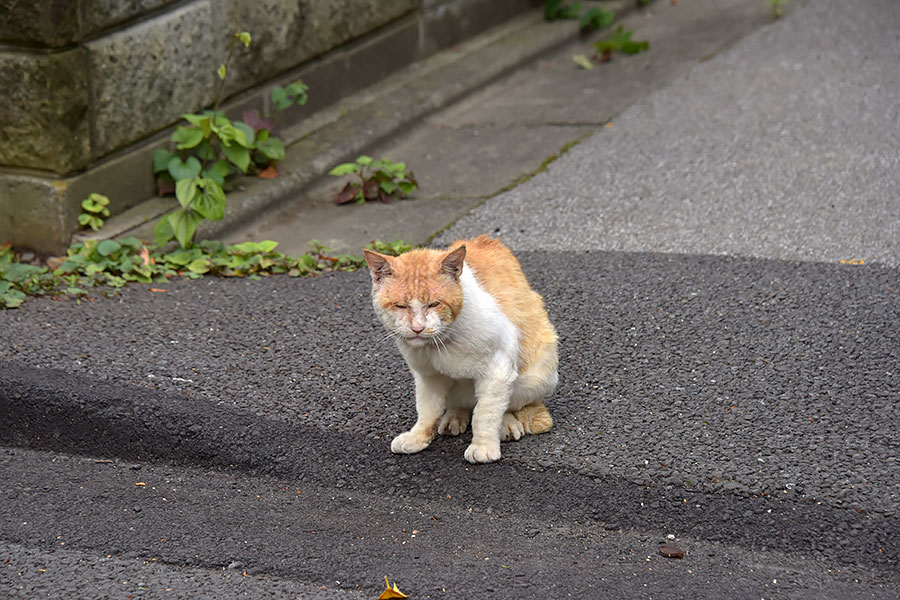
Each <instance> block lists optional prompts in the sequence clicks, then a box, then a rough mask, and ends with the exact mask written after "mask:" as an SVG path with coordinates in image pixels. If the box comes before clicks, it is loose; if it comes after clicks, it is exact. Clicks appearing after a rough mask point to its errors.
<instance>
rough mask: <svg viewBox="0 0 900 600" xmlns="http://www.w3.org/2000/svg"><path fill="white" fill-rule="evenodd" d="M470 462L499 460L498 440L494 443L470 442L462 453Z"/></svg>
mask: <svg viewBox="0 0 900 600" xmlns="http://www.w3.org/2000/svg"><path fill="white" fill-rule="evenodd" d="M464 456H465V457H466V460H467V461H469V462H470V463H489V462H494V461H497V460H500V442H499V441H497V443H495V444H475V443H472V444H470V445H469V447H468V448H466V453H465V455H464Z"/></svg>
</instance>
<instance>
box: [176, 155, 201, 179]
mask: <svg viewBox="0 0 900 600" xmlns="http://www.w3.org/2000/svg"><path fill="white" fill-rule="evenodd" d="M202 169H203V165H201V164H200V161H199V160H197V157H195V156H188V158H187V160H184V161H183V160H181V159H180V158H178V157H177V156H173V157H172V158H171V159H170V160H169V174H170V175H171V176H172V179H174V180H175V181H181V180H182V179H191V178H193V177H196V176H197V175H199V174H200V171H201V170H202Z"/></svg>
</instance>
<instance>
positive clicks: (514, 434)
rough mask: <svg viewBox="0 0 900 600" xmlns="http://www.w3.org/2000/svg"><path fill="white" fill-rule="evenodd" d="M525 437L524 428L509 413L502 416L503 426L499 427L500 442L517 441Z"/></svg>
mask: <svg viewBox="0 0 900 600" xmlns="http://www.w3.org/2000/svg"><path fill="white" fill-rule="evenodd" d="M523 435H525V426H524V425H522V422H521V421H519V420H518V419H517V418H516V416H515V415H514V414H512V413H511V412H508V413H505V414H504V415H503V424H502V425H500V440H501V441H504V442H508V441H510V440H513V441H518V440H519V439H520V438H521V437H522V436H523Z"/></svg>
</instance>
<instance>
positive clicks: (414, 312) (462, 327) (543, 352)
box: [365, 235, 558, 463]
mask: <svg viewBox="0 0 900 600" xmlns="http://www.w3.org/2000/svg"><path fill="white" fill-rule="evenodd" d="M365 255H366V261H367V262H368V264H369V271H370V273H371V275H372V305H373V306H374V307H375V312H376V313H377V315H378V317H379V318H380V319H381V322H382V323H383V324H384V326H385V327H386V328H387V330H388V334H389V335H390V336H391V337H393V338H395V340H396V342H397V347H398V348H399V349H400V352H401V353H402V354H403V357H404V358H405V359H406V362H407V364H408V365H409V368H410V370H411V371H412V374H413V377H414V379H415V384H416V412H417V414H418V418H417V420H416V423H415V425H413V427H412V429H410V430H409V431H407V432H404V433H401V434H400V435H398V436H397V437H395V438H394V440H393V442H392V443H391V451H392V452H394V453H402V454H411V453H413V452H419V451H421V450H424V449H425V448H426V447H428V445H429V444H430V443H431V440H432V439H433V438H434V435H435V433H440V434H443V435H459V434H461V433H463V432H464V431H465V430H466V428H467V427H468V425H469V420H470V416H471V422H472V443H471V444H470V445H469V447H468V448H467V449H466V452H465V458H466V460H468V461H469V462H472V463H485V462H492V461H495V460H498V459H499V458H500V440H503V441H507V440H518V439H519V438H521V437H522V435H523V434H525V433H544V432H545V431H548V430H549V429H550V426H551V425H552V424H553V419H552V418H551V417H550V413H549V412H548V411H547V407H546V406H545V405H544V398H545V397H546V396H547V395H548V394H550V393H551V392H552V391H553V390H554V389H555V388H556V383H557V380H558V376H557V365H558V358H557V336H556V331H555V330H554V328H553V325H552V324H551V323H550V320H549V318H548V317H547V311H546V310H545V309H544V301H543V299H542V298H541V296H540V294H538V293H537V292H535V291H533V290H532V289H531V287H530V286H529V285H528V281H527V279H525V274H524V273H523V272H522V267H521V266H520V265H519V261H517V260H516V258H515V257H514V256H513V254H512V252H510V251H509V249H508V248H506V246H504V245H503V244H501V243H500V242H499V241H498V240H494V239H491V238H489V237H488V236H486V235H482V236H481V237H478V238H475V239H472V240H460V241H457V242H454V243H453V244H452V245H451V246H450V248H449V249H448V250H446V251H441V250H433V249H422V250H413V251H410V252H407V253H406V254H402V255H400V256H398V257H392V256H385V255H383V254H379V253H377V252H372V251H370V250H366V251H365Z"/></svg>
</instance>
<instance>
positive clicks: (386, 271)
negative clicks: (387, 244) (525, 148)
mask: <svg viewBox="0 0 900 600" xmlns="http://www.w3.org/2000/svg"><path fill="white" fill-rule="evenodd" d="M363 253H364V254H365V255H366V262H367V263H368V264H369V273H371V275H372V281H374V282H375V283H376V284H379V283H381V282H382V281H384V280H385V278H387V277H390V276H391V275H393V274H394V268H393V265H392V264H391V257H389V256H385V255H384V254H378V253H377V252H372V251H371V250H363Z"/></svg>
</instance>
